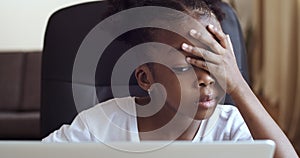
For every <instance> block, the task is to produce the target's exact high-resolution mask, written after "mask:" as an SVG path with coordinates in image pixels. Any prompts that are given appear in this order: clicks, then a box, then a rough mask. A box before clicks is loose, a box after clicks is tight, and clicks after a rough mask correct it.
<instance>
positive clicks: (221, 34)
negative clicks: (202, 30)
mask: <svg viewBox="0 0 300 158" xmlns="http://www.w3.org/2000/svg"><path fill="white" fill-rule="evenodd" d="M208 29H209V31H210V32H211V33H212V34H213V35H214V36H215V37H216V38H217V39H218V40H219V41H220V44H221V46H222V47H224V48H228V46H229V45H228V44H229V43H228V41H227V36H226V35H225V33H224V32H223V31H222V30H220V29H218V28H217V27H214V26H213V25H211V24H209V25H208Z"/></svg>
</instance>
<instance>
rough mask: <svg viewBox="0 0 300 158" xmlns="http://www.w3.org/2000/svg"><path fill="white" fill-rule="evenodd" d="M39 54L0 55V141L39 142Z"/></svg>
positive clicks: (15, 53)
mask: <svg viewBox="0 0 300 158" xmlns="http://www.w3.org/2000/svg"><path fill="white" fill-rule="evenodd" d="M41 54H42V53H41V52H0V87H1V89H0V129H1V130H0V139H1V140H14V139H16V140H20V139H40V83H41V77H40V76H41Z"/></svg>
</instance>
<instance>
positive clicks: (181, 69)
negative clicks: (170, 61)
mask: <svg viewBox="0 0 300 158" xmlns="http://www.w3.org/2000/svg"><path fill="white" fill-rule="evenodd" d="M192 68H193V67H192V66H178V67H173V68H172V69H173V70H174V72H176V73H182V72H187V71H189V70H191V69H192Z"/></svg>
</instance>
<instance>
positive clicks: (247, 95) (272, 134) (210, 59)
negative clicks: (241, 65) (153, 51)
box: [135, 20, 298, 157]
mask: <svg viewBox="0 0 300 158" xmlns="http://www.w3.org/2000/svg"><path fill="white" fill-rule="evenodd" d="M200 22H201V23H202V24H203V26H202V27H195V28H197V30H196V29H195V30H191V31H190V36H192V37H193V38H194V39H195V40H197V41H199V42H200V43H204V44H205V45H207V46H208V47H209V48H210V50H212V51H209V50H208V49H204V47H201V46H193V45H191V43H188V42H187V41H185V40H184V39H179V38H175V37H170V36H169V37H170V38H169V39H162V40H166V41H172V42H170V43H168V44H169V45H172V46H173V47H175V48H178V49H179V48H181V50H183V51H184V52H183V55H184V56H176V55H174V56H171V55H169V56H168V57H166V58H167V59H171V60H170V61H173V62H174V65H181V67H184V66H186V65H188V64H187V63H190V64H192V65H193V66H194V70H195V73H196V75H197V81H193V80H191V79H190V78H185V76H188V75H186V73H188V72H184V73H182V72H181V73H180V74H177V75H178V76H180V77H179V78H176V75H175V73H174V72H172V71H171V70H170V69H169V68H167V67H164V66H163V65H159V64H153V67H152V68H149V66H147V65H142V66H140V67H138V68H137V69H136V73H135V74H136V78H137V81H138V83H139V86H140V87H141V88H143V89H144V90H148V89H149V88H150V87H151V85H152V84H154V83H161V84H162V85H164V86H165V88H166V92H167V94H168V95H167V100H166V103H165V104H164V106H163V107H162V108H161V110H160V111H159V112H158V113H156V114H154V115H152V116H150V117H138V128H139V131H140V132H144V131H151V130H155V129H158V128H160V127H163V126H164V125H165V124H166V123H168V122H169V121H170V120H171V119H172V117H173V116H174V115H175V113H176V111H177V109H178V104H179V102H180V100H179V99H178V98H180V97H179V96H180V95H181V91H180V86H178V85H179V83H180V84H183V87H186V88H185V89H183V94H182V95H183V96H184V97H190V96H193V94H195V92H196V94H199V96H198V98H200V101H201V98H202V97H203V98H210V99H215V100H218V99H220V97H221V96H222V95H221V93H220V90H219V89H220V88H219V86H218V84H217V83H218V82H220V83H221V82H224V81H225V82H224V83H222V84H220V85H221V88H222V89H223V91H225V92H226V93H228V94H229V95H231V97H232V99H233V100H234V102H235V103H236V106H237V108H238V109H239V111H240V113H241V114H242V116H243V118H244V120H245V121H246V123H247V126H248V127H249V129H250V132H251V134H252V136H253V138H254V139H271V140H273V141H275V143H276V150H275V157H298V155H297V153H296V152H295V150H294V148H293V146H292V145H291V143H290V141H289V140H288V138H287V137H286V135H285V134H284V133H283V131H282V130H281V129H280V128H279V126H278V125H277V124H276V123H275V121H274V120H273V119H272V118H271V116H270V115H269V114H268V113H267V112H266V110H265V109H264V107H263V105H262V104H261V103H260V101H259V100H258V99H257V97H256V96H255V95H254V93H253V92H252V90H251V89H250V87H249V86H248V84H247V83H246V81H245V80H244V78H243V77H242V75H241V73H240V71H239V69H238V66H237V63H236V60H235V56H234V52H233V49H232V45H231V41H230V38H229V36H227V35H225V34H224V33H223V32H222V29H221V27H220V25H219V24H218V23H214V22H211V21H209V20H200ZM209 24H213V25H209ZM204 26H205V27H204ZM206 26H208V27H206ZM161 37H165V36H161ZM160 39H161V38H160ZM201 59H205V61H204V60H201ZM174 65H173V66H174ZM175 67H176V66H175ZM179 67H180V66H179ZM195 82H197V84H196V85H198V86H195V84H194V83H195ZM203 100H205V99H203ZM149 101H150V98H136V102H137V103H138V104H140V105H143V104H147V103H148V102H149ZM191 104H192V103H191ZM216 104H217V102H215V103H213V105H212V106H211V107H210V108H208V109H205V108H201V107H199V108H198V110H197V112H196V115H195V117H194V118H192V121H190V120H189V119H188V117H184V115H183V116H182V119H181V121H179V122H178V126H180V124H185V123H189V126H188V128H187V129H186V130H185V131H184V132H183V134H182V135H180V136H179V137H178V138H177V139H178V140H192V139H193V138H194V136H195V133H196V132H197V130H198V128H199V126H200V123H201V120H202V119H206V118H209V117H210V116H211V114H212V113H213V111H214V109H215V107H216ZM184 105H186V106H187V107H186V108H189V107H188V105H189V103H185V104H184ZM168 132H169V135H161V137H158V136H154V137H151V136H146V137H142V136H141V139H142V140H169V139H171V138H172V136H171V135H172V130H170V131H168Z"/></svg>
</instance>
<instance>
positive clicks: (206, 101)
mask: <svg viewBox="0 0 300 158" xmlns="http://www.w3.org/2000/svg"><path fill="white" fill-rule="evenodd" d="M196 104H197V105H198V106H199V107H200V108H203V109H209V108H212V107H214V106H215V104H216V98H215V97H212V96H205V97H201V98H200V100H199V101H196Z"/></svg>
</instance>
